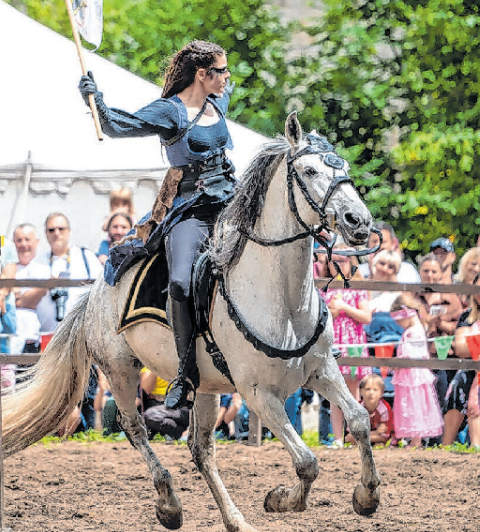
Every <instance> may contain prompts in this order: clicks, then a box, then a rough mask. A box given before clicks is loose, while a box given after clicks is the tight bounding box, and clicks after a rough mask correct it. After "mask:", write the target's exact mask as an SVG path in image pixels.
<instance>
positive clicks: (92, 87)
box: [78, 71, 102, 107]
mask: <svg viewBox="0 0 480 532" xmlns="http://www.w3.org/2000/svg"><path fill="white" fill-rule="evenodd" d="M78 88H79V90H80V94H81V95H82V98H83V101H84V102H85V104H86V105H88V107H90V102H89V101H88V97H89V95H90V94H93V95H94V96H96V95H97V94H98V95H99V96H100V97H101V96H102V94H101V93H99V92H98V88H97V84H96V83H95V80H94V79H93V74H92V73H91V72H90V71H88V73H87V75H86V76H82V77H81V78H80V83H79V84H78ZM96 99H97V98H95V100H96Z"/></svg>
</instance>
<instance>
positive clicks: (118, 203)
mask: <svg viewBox="0 0 480 532" xmlns="http://www.w3.org/2000/svg"><path fill="white" fill-rule="evenodd" d="M109 206H110V212H109V214H108V216H107V217H106V218H105V221H104V224H103V227H102V230H103V231H105V232H107V231H108V227H107V226H108V222H109V220H110V217H111V215H112V214H113V213H114V212H124V213H125V214H128V216H129V217H130V218H131V220H132V222H133V223H135V209H134V208H133V194H132V191H131V190H130V189H129V188H128V187H121V188H116V189H114V190H112V191H111V192H110V198H109Z"/></svg>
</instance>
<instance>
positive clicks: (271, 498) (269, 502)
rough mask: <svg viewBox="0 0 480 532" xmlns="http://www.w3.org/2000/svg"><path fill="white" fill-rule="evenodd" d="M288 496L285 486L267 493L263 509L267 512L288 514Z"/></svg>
mask: <svg viewBox="0 0 480 532" xmlns="http://www.w3.org/2000/svg"><path fill="white" fill-rule="evenodd" d="M287 495H288V493H287V488H286V487H285V486H283V485H280V486H277V487H276V488H275V489H273V490H272V491H269V492H268V493H267V495H266V497H265V502H264V503H263V508H264V509H265V511H266V512H287V511H288V510H289V508H288V506H287V504H286V500H287Z"/></svg>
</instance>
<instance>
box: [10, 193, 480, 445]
mask: <svg viewBox="0 0 480 532" xmlns="http://www.w3.org/2000/svg"><path fill="white" fill-rule="evenodd" d="M134 223H135V211H134V207H133V198H132V193H131V191H130V190H129V189H126V188H122V189H118V190H115V191H112V193H111V195H110V202H109V213H108V215H107V216H106V217H105V221H104V224H103V226H102V228H100V229H101V230H102V231H103V232H104V233H103V237H102V236H101V232H100V231H99V248H98V251H97V252H93V251H92V250H89V249H86V248H84V247H79V246H75V245H73V244H72V239H71V232H72V228H71V227H70V222H69V219H68V217H67V215H65V214H64V213H60V212H54V213H51V214H49V215H48V216H47V218H46V220H45V224H44V232H45V233H44V234H45V239H46V242H47V243H48V248H49V249H48V251H47V252H46V253H43V254H39V253H37V249H38V244H39V242H40V230H39V229H38V228H36V227H34V226H33V225H32V224H30V223H28V222H26V223H22V224H20V225H18V226H17V227H16V228H15V231H14V233H13V235H11V239H9V238H5V240H4V242H3V246H2V250H1V255H0V268H1V269H0V277H1V278H14V277H16V278H17V279H22V280H24V279H51V278H54V279H55V278H59V279H62V278H69V279H73V280H86V279H96V278H97V277H99V276H101V275H102V274H103V264H104V263H105V260H106V259H107V257H108V253H109V249H110V247H111V246H112V245H113V244H114V243H115V242H118V241H120V240H121V239H122V238H123V237H124V236H125V235H126V233H128V231H130V230H131V229H132V227H133V225H134ZM376 225H377V227H378V228H379V229H380V230H381V233H382V237H383V242H382V245H381V249H380V250H379V251H378V252H377V253H375V254H371V255H369V256H368V258H367V260H366V261H365V262H363V263H361V264H358V262H357V259H356V258H355V257H351V256H350V257H349V256H344V255H341V254H340V253H339V251H340V250H342V249H348V248H347V246H345V245H343V244H340V245H337V246H336V247H335V249H334V254H333V260H334V261H335V262H336V263H337V265H338V268H339V269H340V272H341V274H343V275H344V276H345V277H347V278H352V279H353V280H356V279H358V280H361V279H368V280H373V281H378V282H382V283H385V282H402V283H420V282H422V283H426V284H433V283H440V284H445V285H451V284H452V283H453V284H459V285H461V284H479V276H478V274H479V271H480V247H477V246H475V247H472V249H470V250H468V251H467V252H466V253H465V254H464V255H463V256H462V257H461V258H460V260H459V264H458V269H457V272H456V273H454V265H455V264H456V262H457V256H456V254H455V248H454V245H453V242H452V241H451V240H449V239H448V238H445V237H444V236H439V238H437V239H436V240H434V241H433V242H432V243H431V244H430V250H429V253H428V254H426V255H425V256H423V257H420V258H419V259H418V261H417V265H414V264H413V263H412V262H408V261H406V260H404V257H403V256H402V252H401V249H400V246H399V244H398V239H397V238H396V236H395V233H394V230H393V229H392V227H391V226H390V225H389V224H387V223H384V222H378V223H377V224H376ZM376 244H378V236H377V235H376V234H372V235H371V236H370V239H369V242H368V246H369V247H371V246H375V245H376ZM313 272H314V278H315V279H327V278H331V277H336V276H337V274H339V273H340V272H339V271H337V270H336V267H335V266H334V265H333V264H332V263H331V262H330V263H329V262H328V261H327V257H326V254H325V253H322V250H320V249H315V250H314V262H313ZM86 290H88V287H70V288H67V289H65V288H52V289H49V290H47V289H44V288H20V289H19V288H15V289H13V290H9V289H5V288H2V289H0V333H1V336H0V344H1V351H2V352H3V353H8V352H11V353H39V352H40V351H41V347H42V338H43V339H44V340H45V339H47V340H48V337H49V335H51V334H52V333H54V331H55V329H56V328H57V326H58V324H59V323H60V322H61V321H62V319H63V318H64V316H65V314H66V313H68V312H69V310H70V309H71V308H72V307H73V306H74V304H75V303H76V301H77V300H78V298H79V297H80V296H81V295H82V294H83V293H84V292H85V291H86ZM323 297H324V298H325V301H326V303H327V305H328V307H329V309H330V312H331V314H332V318H333V326H334V342H335V344H336V346H338V349H339V350H340V353H341V356H342V357H348V356H352V350H351V348H352V347H354V348H355V347H356V350H355V356H359V357H369V356H372V355H374V354H375V344H388V343H391V344H392V345H394V346H395V350H394V352H395V355H394V356H399V357H403V358H435V357H437V356H439V355H438V353H437V349H438V345H440V344H438V340H437V339H439V338H443V339H444V340H445V342H446V343H444V344H442V345H443V346H444V347H443V349H446V350H447V355H446V356H447V357H448V358H455V357H460V358H470V357H471V356H472V355H471V351H470V343H469V341H468V338H469V335H472V334H474V333H477V332H479V333H480V316H479V315H478V309H479V308H480V296H470V297H469V296H463V295H457V294H455V293H450V292H448V293H438V292H425V291H418V292H413V293H411V294H410V297H409V299H408V301H407V299H402V297H404V296H402V295H401V293H400V292H395V291H393V290H372V291H367V290H341V289H329V290H327V292H326V293H325V294H323ZM399 301H400V302H401V304H400V307H398V305H399ZM402 309H403V310H402ZM400 311H402V312H404V313H406V314H408V319H407V318H406V317H405V316H404V317H403V318H398V319H395V317H394V313H395V312H396V313H397V314H398V312H400ZM392 312H393V313H392ZM402 320H403V321H402ZM445 346H446V347H445ZM441 358H444V355H442V357H441ZM339 367H340V371H341V373H342V375H343V377H344V379H345V382H346V384H347V386H348V388H349V390H350V391H351V393H352V394H353V395H354V397H356V398H357V399H358V400H359V401H361V402H362V404H363V405H364V406H365V408H367V410H368V411H369V413H370V419H371V429H372V433H371V434H372V436H371V437H372V442H377V443H378V442H387V441H389V442H391V443H392V444H395V443H397V442H398V441H400V440H401V441H403V442H404V443H405V444H406V445H411V446H415V447H417V446H420V445H425V444H432V443H443V444H445V445H447V444H451V443H453V442H454V441H455V440H457V439H459V440H460V441H462V440H463V441H466V442H467V443H470V444H471V445H474V446H478V447H479V448H480V409H479V400H478V373H477V372H476V371H473V370H468V371H467V370H461V371H455V370H433V371H430V370H425V371H423V372H421V371H420V369H419V371H414V369H415V368H402V369H399V370H395V371H391V370H390V371H389V372H388V373H386V374H385V373H384V374H382V373H381V371H380V369H378V368H371V367H367V366H356V367H354V366H349V365H342V364H340V365H339ZM22 368H23V366H18V367H15V366H14V365H12V364H8V365H2V366H1V378H2V393H13V392H14V390H15V383H16V381H17V382H18V381H21V380H22ZM166 386H167V383H166V382H165V381H164V380H163V379H162V378H161V376H159V375H155V374H153V373H152V372H151V371H150V370H149V369H148V368H143V369H142V371H141V374H140V379H139V387H138V395H137V407H138V409H139V412H141V414H142V415H143V417H144V419H145V422H146V426H147V429H148V432H149V436H150V437H153V436H154V435H155V434H160V435H162V436H165V437H166V438H167V439H181V438H184V439H185V438H186V436H187V434H188V423H189V412H188V410H183V411H179V412H177V413H172V412H168V411H167V410H166V409H165V408H164V406H163V400H164V397H165V391H166ZM415 386H417V388H415ZM430 386H431V388H430ZM429 390H430V391H429ZM431 390H433V395H432V394H431V393H430V392H431ZM422 398H423V399H422ZM427 398H428V404H427ZM314 399H315V394H314V393H313V392H312V391H310V390H305V389H299V390H297V391H296V392H295V393H294V394H293V395H292V396H291V397H289V398H288V399H287V401H286V405H285V409H286V413H287V415H288V417H289V418H290V421H291V422H292V424H293V425H294V427H295V428H296V430H297V431H298V432H299V433H300V434H301V433H302V416H301V412H302V405H304V404H309V403H312V401H313V400H314ZM318 405H319V437H320V440H321V441H323V442H324V443H328V444H329V445H331V446H332V448H342V447H343V445H344V443H345V442H347V443H352V442H353V438H352V437H351V435H350V433H349V431H348V427H347V426H345V422H344V418H343V414H342V412H341V410H340V409H338V408H337V407H336V406H334V405H330V404H329V403H328V401H327V400H326V399H325V398H323V397H318ZM248 418H249V413H248V405H247V403H246V402H245V400H244V399H243V398H242V397H241V396H240V395H239V394H237V393H233V394H228V395H222V396H221V402H220V410H219V415H218V419H217V422H216V426H215V433H216V437H217V438H219V439H226V440H229V439H236V440H240V439H245V438H246V437H247V435H248ZM467 427H468V429H467ZM89 428H97V429H98V428H102V429H103V430H104V431H105V433H106V434H109V433H112V432H119V431H121V424H119V417H118V411H117V408H116V405H115V398H114V397H113V396H112V393H111V391H110V388H109V385H108V381H107V379H106V378H105V376H104V375H103V373H102V372H101V370H100V369H99V368H98V367H96V366H95V365H94V366H92V368H91V372H90V379H89V386H88V389H87V392H86V394H85V397H84V400H83V402H82V404H79V405H78V408H77V409H76V411H75V412H74V413H73V414H72V416H71V418H70V419H69V420H68V423H67V424H66V426H65V429H64V430H63V432H62V433H63V434H72V433H74V432H76V431H81V430H87V429H89ZM266 432H267V433H268V429H267V430H266Z"/></svg>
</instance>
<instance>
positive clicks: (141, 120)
mask: <svg viewBox="0 0 480 532" xmlns="http://www.w3.org/2000/svg"><path fill="white" fill-rule="evenodd" d="M207 101H208V102H209V103H210V104H211V105H212V106H213V108H214V109H215V111H216V112H217V114H218V116H219V121H218V122H216V123H215V124H212V125H210V126H198V125H194V126H193V127H191V129H189V130H188V131H187V133H186V134H185V135H184V136H182V137H181V138H180V139H179V140H177V141H176V142H174V143H172V144H169V141H171V140H172V139H174V137H176V136H177V135H178V134H179V132H181V131H182V130H183V129H188V127H189V125H190V122H189V120H188V114H187V109H186V107H185V105H184V104H183V102H182V101H181V99H180V98H179V97H178V96H176V95H175V96H172V97H171V98H168V99H164V98H160V99H158V100H155V101H154V102H152V103H151V104H149V105H147V106H146V107H144V108H142V109H140V110H139V111H137V112H136V113H133V114H130V113H128V112H126V111H123V110H121V109H115V108H108V107H107V106H106V105H105V103H104V101H103V97H102V93H99V92H98V93H96V94H95V102H96V104H97V108H98V114H99V118H100V122H101V124H102V130H103V131H104V133H105V134H107V135H108V136H109V137H112V138H122V137H146V136H149V135H158V137H159V140H160V145H164V146H165V150H166V153H167V157H168V160H169V162H170V164H171V165H172V167H173V168H174V169H179V170H180V171H181V172H182V174H181V175H182V177H181V180H180V182H179V184H178V190H177V192H176V194H175V197H174V198H173V203H172V207H171V208H169V209H168V212H167V213H166V215H165V216H164V217H163V219H162V221H161V222H160V223H159V224H158V225H156V226H155V228H154V230H153V231H152V232H151V234H150V236H149V237H148V240H147V241H146V242H144V241H143V240H142V239H141V238H134V239H133V240H130V241H127V242H125V243H123V244H120V245H117V246H114V247H113V248H111V249H110V256H109V259H108V260H107V262H106V263H105V274H104V275H105V280H106V281H107V283H108V284H110V285H112V286H113V285H115V283H117V282H118V280H119V279H120V278H121V276H122V275H123V273H125V272H126V271H127V270H128V269H129V268H131V267H132V266H133V265H134V264H136V263H137V262H139V261H140V260H142V259H144V258H148V257H152V256H153V255H155V253H157V252H158V250H159V248H160V246H161V243H162V242H163V239H164V237H165V235H166V234H167V233H168V232H169V231H170V229H171V228H172V227H173V226H174V225H175V224H176V223H178V222H179V221H180V220H182V219H184V218H186V217H189V216H192V215H195V213H196V212H202V213H206V212H209V213H210V212H211V213H212V216H215V217H216V216H217V215H218V213H219V212H220V210H221V209H222V208H223V207H224V206H225V205H226V203H227V202H228V201H229V200H230V199H231V198H232V196H233V192H234V188H235V179H234V177H233V173H234V167H233V165H232V163H231V161H230V160H229V159H228V158H227V157H226V155H225V150H226V149H233V143H232V139H231V137H230V133H229V131H228V128H227V123H226V119H225V113H226V111H227V109H228V104H229V102H230V96H229V95H228V94H224V95H223V97H222V98H219V99H214V98H210V97H209V98H207ZM150 216H151V213H148V214H147V215H146V216H144V217H143V218H142V220H140V222H139V225H141V224H142V223H144V222H146V221H147V220H149V219H150ZM134 234H136V233H135V229H133V230H132V231H131V232H130V233H129V235H134Z"/></svg>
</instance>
